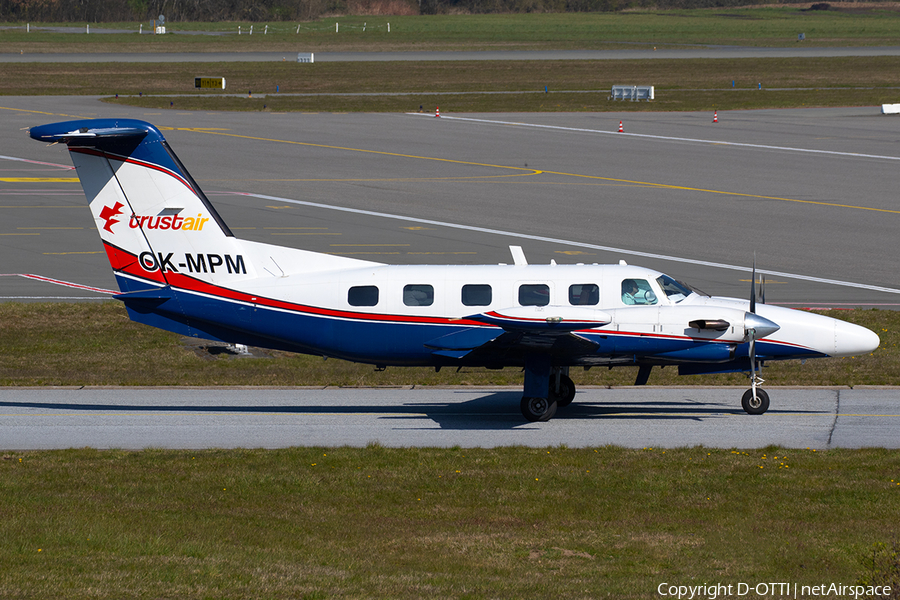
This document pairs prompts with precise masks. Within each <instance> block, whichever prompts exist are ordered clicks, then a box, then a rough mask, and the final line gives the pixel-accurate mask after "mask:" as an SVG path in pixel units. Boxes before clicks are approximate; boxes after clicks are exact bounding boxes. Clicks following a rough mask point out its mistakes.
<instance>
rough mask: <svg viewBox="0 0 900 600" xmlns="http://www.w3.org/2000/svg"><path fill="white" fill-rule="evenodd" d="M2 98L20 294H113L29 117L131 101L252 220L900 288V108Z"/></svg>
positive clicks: (863, 298) (891, 297) (10, 251)
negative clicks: (287, 109)
mask: <svg viewBox="0 0 900 600" xmlns="http://www.w3.org/2000/svg"><path fill="white" fill-rule="evenodd" d="M412 104H415V102H414V101H413V102H412ZM511 104H512V106H511V108H514V101H511ZM417 108H418V106H411V110H414V109H417ZM0 112H2V113H3V120H2V125H0V127H2V136H0V169H2V173H0V174H2V177H0V194H2V198H0V211H2V212H0V214H2V215H3V219H2V221H0V248H2V255H3V257H4V266H3V267H2V269H0V271H2V273H0V298H2V299H3V300H40V299H79V298H105V297H108V294H107V293H105V292H104V291H103V290H111V289H113V288H114V286H115V284H114V280H113V277H112V274H111V272H110V270H109V267H108V264H107V262H106V258H105V256H104V255H103V253H102V249H101V246H100V241H99V237H98V236H97V235H96V233H95V231H94V228H93V224H92V222H91V219H90V216H89V213H88V211H87V209H86V208H85V207H84V200H83V195H82V192H81V188H80V185H79V184H78V182H77V180H76V179H75V174H74V171H73V170H72V169H71V162H70V159H69V157H68V156H67V152H66V150H65V148H64V147H60V146H55V147H49V148H48V147H46V146H43V145H41V144H39V143H37V142H34V141H32V140H30V139H29V138H28V137H27V133H26V131H25V129H26V128H27V127H28V126H31V125H38V124H42V123H47V122H53V121H59V120H66V119H72V118H93V117H129V118H139V119H144V120H148V121H150V122H152V123H154V124H156V125H158V126H160V127H161V128H163V129H164V134H165V135H166V137H167V139H168V140H169V141H170V143H171V145H172V147H173V148H174V149H175V151H176V152H177V153H178V155H179V156H180V157H181V159H182V161H183V162H184V163H185V165H186V166H187V167H188V169H189V170H190V171H191V173H192V175H193V176H194V178H195V179H197V181H198V182H199V184H200V185H201V187H203V188H204V190H205V191H206V192H207V194H208V195H209V196H210V198H211V199H212V200H213V202H214V203H215V204H216V206H217V208H218V209H219V210H220V212H221V213H222V215H223V217H224V218H225V220H226V222H227V223H228V224H229V225H230V226H231V227H232V229H233V230H234V231H235V233H236V234H237V235H238V236H240V237H246V238H249V239H253V240H257V241H263V242H268V243H277V244H284V245H289V246H296V247H301V248H306V249H310V250H315V251H322V252H332V253H338V254H344V255H350V256H356V257H362V258H366V259H370V260H377V261H382V262H395V263H419V264H422V263H425V264H428V263H437V264H448V263H449V264H452V263H464V264H473V263H497V262H510V261H511V257H510V254H509V250H508V246H509V245H510V244H516V245H521V246H523V247H524V250H525V253H526V256H527V257H528V259H529V260H530V261H531V262H533V263H546V262H549V261H550V260H556V261H557V262H560V263H575V262H585V263H593V262H617V261H619V260H626V261H628V262H629V263H634V264H641V265H644V266H649V267H654V268H658V269H660V270H662V271H664V272H667V273H669V274H671V275H673V276H675V277H676V278H678V279H682V280H684V281H687V282H689V283H691V284H693V285H695V286H697V287H699V288H700V289H703V290H705V291H707V292H709V293H712V294H717V295H728V296H738V297H746V296H747V295H748V293H749V270H750V267H751V265H752V263H753V257H754V253H755V255H756V261H757V265H758V268H759V271H760V272H761V273H764V274H766V277H767V291H766V293H767V300H768V301H769V302H771V303H776V304H784V305H787V306H821V307H837V308H840V307H851V306H877V307H885V308H896V307H897V306H898V305H900V295H898V294H900V275H898V268H897V260H896V252H895V250H894V249H895V247H896V243H895V240H896V229H897V224H898V221H900V218H898V217H900V205H898V203H897V192H896V190H897V173H898V169H897V167H898V163H900V151H898V150H897V144H896V142H897V139H898V136H900V119H898V118H896V117H891V116H884V115H881V114H879V109H878V108H876V107H871V108H833V109H800V110H761V111H735V112H722V113H719V115H718V119H719V122H718V123H713V122H712V114H711V113H664V112H660V113H638V114H635V113H629V114H617V113H615V112H610V113H578V114H573V113H564V114H557V113H544V114H523V113H504V114H484V115H477V114H474V115H473V114H465V115H455V114H454V113H453V110H452V106H450V107H444V108H442V118H440V119H437V118H434V117H433V116H432V115H431V114H416V113H410V114H365V113H361V114H332V113H320V114H274V113H205V112H188V111H179V110H178V109H177V107H176V108H175V109H173V110H161V111H150V110H147V109H140V108H131V107H121V106H112V105H107V104H104V103H102V102H99V101H98V100H97V99H95V98H85V97H68V98H53V97H37V98H18V97H5V98H3V99H2V100H0ZM620 120H621V121H623V122H624V129H625V131H624V133H617V131H616V130H617V128H618V125H619V121H620ZM23 275H35V276H39V277H41V278H46V279H50V280H56V281H64V282H71V283H74V284H78V285H80V286H85V287H86V288H88V289H85V288H84V287H82V288H78V287H65V286H60V285H54V284H52V283H47V282H46V280H45V279H33V278H26V277H23ZM90 288H96V289H99V290H101V291H93V290H92V289H90Z"/></svg>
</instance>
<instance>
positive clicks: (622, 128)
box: [619, 121, 625, 133]
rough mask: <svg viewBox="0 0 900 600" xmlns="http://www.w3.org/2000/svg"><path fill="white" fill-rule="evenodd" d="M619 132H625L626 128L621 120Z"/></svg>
mask: <svg viewBox="0 0 900 600" xmlns="http://www.w3.org/2000/svg"><path fill="white" fill-rule="evenodd" d="M619 133H625V128H624V127H622V121H619Z"/></svg>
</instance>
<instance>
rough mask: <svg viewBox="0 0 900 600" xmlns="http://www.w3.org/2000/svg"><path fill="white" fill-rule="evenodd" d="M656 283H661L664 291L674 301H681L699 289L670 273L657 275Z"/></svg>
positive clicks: (660, 285)
mask: <svg viewBox="0 0 900 600" xmlns="http://www.w3.org/2000/svg"><path fill="white" fill-rule="evenodd" d="M656 283H658V284H659V287H661V288H662V291H663V293H665V295H666V297H667V298H668V299H669V300H671V301H672V302H681V301H682V300H684V299H685V298H687V297H688V296H690V295H691V294H692V293H694V292H696V291H697V290H695V289H694V288H692V287H691V286H689V285H688V284H686V283H681V282H680V281H676V280H674V279H672V278H671V277H669V276H668V275H661V276H660V277H657V279H656Z"/></svg>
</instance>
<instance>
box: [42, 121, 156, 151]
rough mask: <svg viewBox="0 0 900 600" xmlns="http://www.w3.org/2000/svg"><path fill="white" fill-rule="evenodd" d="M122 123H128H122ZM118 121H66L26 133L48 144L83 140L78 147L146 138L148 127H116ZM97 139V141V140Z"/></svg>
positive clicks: (129, 125)
mask: <svg viewBox="0 0 900 600" xmlns="http://www.w3.org/2000/svg"><path fill="white" fill-rule="evenodd" d="M123 123H128V122H127V121H123ZM117 125H118V121H113V120H111V119H103V120H93V121H66V122H63V123H51V124H49V125H41V126H40V127H32V128H31V130H30V131H29V132H28V133H29V135H30V136H31V137H32V139H35V140H38V141H41V142H49V143H53V144H55V143H57V142H62V143H66V144H67V143H69V141H70V140H83V141H82V142H81V143H80V144H79V145H80V146H84V145H91V144H90V143H89V140H92V139H95V140H97V141H99V140H100V139H103V138H106V139H109V138H129V137H140V138H143V137H144V136H146V135H147V134H148V133H149V132H150V129H149V128H148V127H136V126H134V125H131V124H130V123H129V124H128V125H125V124H123V125H122V126H117ZM98 138H99V139H98Z"/></svg>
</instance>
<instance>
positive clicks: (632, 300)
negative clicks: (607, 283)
mask: <svg viewBox="0 0 900 600" xmlns="http://www.w3.org/2000/svg"><path fill="white" fill-rule="evenodd" d="M622 303H623V304H627V305H633V304H656V294H654V293H653V290H652V289H650V284H649V283H647V280H646V279H625V280H624V281H622Z"/></svg>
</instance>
